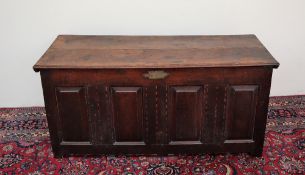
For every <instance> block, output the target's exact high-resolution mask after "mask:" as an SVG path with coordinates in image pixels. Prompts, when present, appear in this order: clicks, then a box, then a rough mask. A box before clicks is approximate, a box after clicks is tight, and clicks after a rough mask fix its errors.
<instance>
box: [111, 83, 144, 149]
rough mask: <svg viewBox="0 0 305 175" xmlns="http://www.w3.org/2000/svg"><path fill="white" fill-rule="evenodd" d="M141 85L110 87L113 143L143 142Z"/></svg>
mask: <svg viewBox="0 0 305 175" xmlns="http://www.w3.org/2000/svg"><path fill="white" fill-rule="evenodd" d="M142 103H143V89H142V87H112V108H113V109H112V110H113V119H114V130H115V141H116V142H115V144H122V145H124V144H144V136H145V135H144V131H145V130H144V126H143V110H142Z"/></svg>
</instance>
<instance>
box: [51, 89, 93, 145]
mask: <svg viewBox="0 0 305 175" xmlns="http://www.w3.org/2000/svg"><path fill="white" fill-rule="evenodd" d="M56 100H57V106H58V114H59V118H60V121H59V125H60V128H61V132H60V133H59V134H60V137H61V140H62V142H61V144H70V143H71V142H88V143H89V141H90V136H89V121H88V118H89V117H88V114H87V109H86V97H85V88H83V87H58V88H56ZM71 144H78V143H71ZM79 144H83V143H79Z"/></svg>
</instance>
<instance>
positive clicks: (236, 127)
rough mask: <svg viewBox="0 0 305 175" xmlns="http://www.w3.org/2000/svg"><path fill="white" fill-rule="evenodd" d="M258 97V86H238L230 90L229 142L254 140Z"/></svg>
mask: <svg viewBox="0 0 305 175" xmlns="http://www.w3.org/2000/svg"><path fill="white" fill-rule="evenodd" d="M257 96H258V86H257V85H237V86H231V87H229V89H228V99H227V102H228V104H227V121H226V139H227V140H238V141H239V142H240V140H252V139H253V129H254V118H255V112H256V104H257Z"/></svg>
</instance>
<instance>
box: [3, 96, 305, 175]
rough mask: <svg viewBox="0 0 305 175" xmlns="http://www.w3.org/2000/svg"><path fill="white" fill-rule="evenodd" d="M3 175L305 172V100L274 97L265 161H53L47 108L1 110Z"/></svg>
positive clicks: (201, 158)
mask: <svg viewBox="0 0 305 175" xmlns="http://www.w3.org/2000/svg"><path fill="white" fill-rule="evenodd" d="M0 174H149V175H151V174H164V175H170V174H273V175H276V174H305V96H290V97H273V98H271V99H270V108H269V113H268V123H267V131H266V138H265V146H264V153H263V157H261V158H255V157H251V156H249V155H247V154H238V155H232V154H225V155H196V156H189V155H177V156H165V157H158V156H147V157H145V156H127V157H126V156H124V155H121V156H112V155H105V156H101V157H99V158H86V157H70V158H63V159H54V158H53V153H52V150H51V145H50V140H49V133H48V128H47V122H46V116H45V111H44V108H42V107H35V108H2V109H1V108H0Z"/></svg>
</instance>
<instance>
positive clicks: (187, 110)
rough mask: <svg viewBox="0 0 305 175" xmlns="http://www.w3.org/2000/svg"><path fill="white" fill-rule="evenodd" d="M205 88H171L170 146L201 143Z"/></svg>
mask: <svg viewBox="0 0 305 175" xmlns="http://www.w3.org/2000/svg"><path fill="white" fill-rule="evenodd" d="M203 101H204V99H203V87H202V86H171V87H170V94H169V102H168V103H169V104H168V106H169V109H168V110H169V121H168V123H169V128H170V144H194V143H200V140H201V132H202V122H203Z"/></svg>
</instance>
